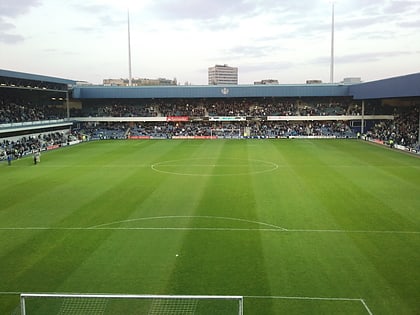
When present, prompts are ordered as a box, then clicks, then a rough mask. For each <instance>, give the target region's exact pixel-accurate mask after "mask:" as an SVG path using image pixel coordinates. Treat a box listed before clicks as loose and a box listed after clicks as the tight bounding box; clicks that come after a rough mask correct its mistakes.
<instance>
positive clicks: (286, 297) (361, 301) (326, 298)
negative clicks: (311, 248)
mask: <svg viewBox="0 0 420 315" xmlns="http://www.w3.org/2000/svg"><path fill="white" fill-rule="evenodd" d="M244 298H250V299H283V300H318V301H351V302H359V303H361V304H362V305H363V307H364V308H365V310H366V312H367V313H368V314H369V315H373V313H372V311H371V310H370V309H369V307H368V306H367V304H366V302H365V300H363V299H357V298H337V297H310V296H275V295H274V296H270V295H268V296H259V295H244Z"/></svg>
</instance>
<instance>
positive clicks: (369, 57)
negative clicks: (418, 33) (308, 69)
mask: <svg viewBox="0 0 420 315" xmlns="http://www.w3.org/2000/svg"><path fill="white" fill-rule="evenodd" d="M412 54H413V52H407V51H384V52H372V53H360V54H348V55H344V56H337V57H335V58H334V61H335V63H338V64H359V63H366V62H376V61H381V60H383V59H387V58H394V57H403V56H407V55H412ZM329 62H330V58H329V57H319V58H315V59H313V60H312V61H311V63H319V64H326V63H329Z"/></svg>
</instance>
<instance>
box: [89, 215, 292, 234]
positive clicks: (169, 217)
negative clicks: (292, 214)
mask: <svg viewBox="0 0 420 315" xmlns="http://www.w3.org/2000/svg"><path fill="white" fill-rule="evenodd" d="M158 219H216V220H227V221H239V222H245V223H252V224H257V225H263V226H268V227H270V228H271V229H269V230H274V231H275V230H281V231H287V229H285V228H282V227H281V226H277V225H274V224H269V223H265V222H259V221H252V220H246V219H239V218H231V217H217V216H208V215H172V216H159V217H146V218H137V219H129V220H123V221H115V222H110V223H104V224H98V225H94V226H92V227H91V228H98V227H104V226H109V225H114V224H120V223H128V222H135V221H145V220H158ZM186 229H188V228H186ZM192 229H194V228H192ZM214 229H217V228H214ZM251 230H254V229H251Z"/></svg>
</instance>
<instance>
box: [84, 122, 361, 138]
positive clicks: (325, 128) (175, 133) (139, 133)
mask: <svg viewBox="0 0 420 315" xmlns="http://www.w3.org/2000/svg"><path fill="white" fill-rule="evenodd" d="M79 132H80V133H82V134H85V135H87V136H88V138H89V139H91V140H98V139H126V138H129V137H152V138H163V139H170V138H172V137H179V136H185V137H196V136H198V137H203V136H204V137H209V136H217V137H220V138H287V137H295V136H333V137H340V138H354V137H356V134H355V133H354V132H353V131H352V130H351V129H350V127H349V126H348V125H347V124H346V123H345V122H342V121H334V122H328V121H324V122H286V121H277V122H267V121H242V122H213V121H200V122H144V123H138V124H136V125H134V126H129V125H128V124H124V123H99V124H95V125H94V126H92V125H91V124H85V125H83V126H81V128H80V130H79Z"/></svg>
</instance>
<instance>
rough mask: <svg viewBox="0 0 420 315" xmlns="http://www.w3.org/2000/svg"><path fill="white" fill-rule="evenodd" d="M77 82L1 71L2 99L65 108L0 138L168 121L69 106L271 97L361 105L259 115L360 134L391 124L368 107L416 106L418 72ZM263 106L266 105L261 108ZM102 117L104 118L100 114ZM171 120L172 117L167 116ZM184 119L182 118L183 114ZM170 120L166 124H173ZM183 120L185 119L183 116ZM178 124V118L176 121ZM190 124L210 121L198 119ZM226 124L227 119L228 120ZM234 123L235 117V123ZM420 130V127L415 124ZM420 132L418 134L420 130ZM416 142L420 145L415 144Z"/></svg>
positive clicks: (1, 127)
mask: <svg viewBox="0 0 420 315" xmlns="http://www.w3.org/2000/svg"><path fill="white" fill-rule="evenodd" d="M77 83H78V82H77V81H74V80H69V79H63V78H56V77H49V76H43V75H37V74H30V73H22V72H15V71H8V70H0V96H1V97H2V98H7V97H8V95H14V96H15V97H16V95H21V96H25V97H26V98H29V99H31V103H32V102H33V103H34V104H39V105H41V104H43V102H47V103H51V102H52V100H54V102H55V104H58V105H61V106H62V107H63V108H65V109H66V115H65V116H66V117H65V119H63V120H58V121H54V120H48V121H41V122H36V123H33V122H32V123H23V124H0V137H2V138H4V137H6V136H11V135H15V134H17V133H19V134H25V133H26V134H29V133H30V132H32V131H34V130H37V131H40V130H54V129H57V128H62V127H63V125H64V126H66V127H70V126H71V125H72V124H73V123H76V122H94V123H96V122H118V121H120V122H139V121H155V122H163V121H168V118H167V117H139V116H137V117H135V116H133V115H130V117H112V116H109V115H108V116H107V117H98V116H97V115H96V116H95V117H94V116H91V117H80V116H77V115H71V114H70V113H71V110H70V109H71V108H79V109H80V108H83V107H84V106H89V105H92V104H95V105H100V104H104V105H109V104H113V103H120V104H123V103H127V104H136V106H142V105H144V104H148V103H153V102H155V101H156V100H161V101H163V102H167V103H170V102H172V101H173V102H174V103H176V102H185V103H188V100H190V102H194V101H197V100H207V101H208V102H213V101H214V102H217V101H232V102H236V101H244V100H257V101H258V102H259V104H264V102H265V101H267V103H268V102H270V100H273V99H277V100H278V99H287V100H290V102H300V100H308V99H311V100H315V102H316V101H317V100H321V99H323V100H326V99H331V100H332V99H334V100H346V101H348V100H350V101H351V102H355V103H357V104H359V105H360V106H361V107H362V112H361V114H360V113H359V114H357V115H350V116H344V115H340V116H328V117H326V116H318V117H317V116H296V117H293V116H274V117H273V116H268V117H259V118H258V119H260V120H262V121H267V120H274V121H282V120H283V121H290V120H296V121H297V120H298V121H316V120H318V121H326V120H329V121H351V122H352V124H353V122H356V123H354V124H353V125H352V126H360V128H359V129H358V131H361V132H363V131H364V129H363V128H364V126H365V125H366V124H365V121H364V120H367V121H369V120H371V121H379V120H392V119H394V117H393V116H392V115H381V116H378V115H377V116H367V115H365V109H369V107H370V106H374V105H372V104H376V105H377V104H383V103H389V102H390V103H391V104H392V106H399V105H407V104H409V105H410V106H412V105H414V106H419V104H420V73H414V74H409V75H404V76H399V77H393V78H387V79H383V80H378V81H372V82H365V83H358V84H287V85H283V84H279V85H208V86H130V87H117V86H93V85H91V86H90V85H79V84H77ZM263 106H264V105H263ZM104 116H106V115H104ZM171 116H172V115H171ZM181 116H185V115H181ZM240 118H241V119H238V120H240V121H243V120H248V119H250V120H251V119H254V120H257V119H256V118H255V117H248V118H247V117H240ZM173 119H174V118H173V117H170V120H172V121H173ZM183 119H184V121H185V120H187V121H188V120H189V119H188V117H187V118H185V117H183ZM175 120H176V119H175ZM193 120H209V117H201V118H200V119H191V121H193ZM227 120H229V119H227ZM234 120H235V119H233V121H234ZM419 129H420V126H419ZM419 133H420V132H419ZM419 142H420V141H419Z"/></svg>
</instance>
